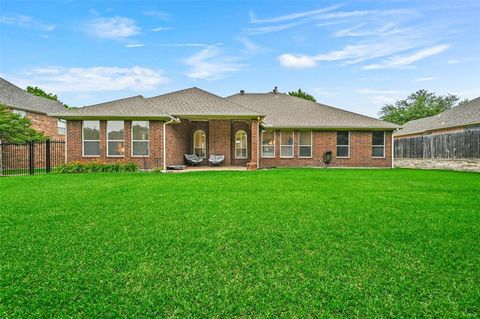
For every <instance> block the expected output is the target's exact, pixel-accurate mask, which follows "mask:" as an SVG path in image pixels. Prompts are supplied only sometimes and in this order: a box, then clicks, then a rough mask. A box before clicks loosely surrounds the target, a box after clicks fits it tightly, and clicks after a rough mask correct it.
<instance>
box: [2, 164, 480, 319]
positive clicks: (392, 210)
mask: <svg viewBox="0 0 480 319" xmlns="http://www.w3.org/2000/svg"><path fill="white" fill-rule="evenodd" d="M0 207H1V208H0V317H2V318H3V317H5V318H42V317H49V318H53V317H60V318H67V317H68V318H71V317H83V318H126V317H130V318H142V317H182V318H183V317H219V318H226V317H272V318H274V317H275V318H276V317H285V318H292V317H298V318H305V317H345V318H352V317H358V318H379V317H389V318H414V317H437V318H441V317H443V318H469V317H470V318H474V317H478V316H479V313H480V174H476V173H461V172H447V171H416V170H334V169H291V170H287V169H285V170H269V171H257V172H199V173H187V174H166V175H165V174H147V173H123V174H108V173H103V174H84V175H55V174H52V175H38V176H23V177H8V178H1V179H0Z"/></svg>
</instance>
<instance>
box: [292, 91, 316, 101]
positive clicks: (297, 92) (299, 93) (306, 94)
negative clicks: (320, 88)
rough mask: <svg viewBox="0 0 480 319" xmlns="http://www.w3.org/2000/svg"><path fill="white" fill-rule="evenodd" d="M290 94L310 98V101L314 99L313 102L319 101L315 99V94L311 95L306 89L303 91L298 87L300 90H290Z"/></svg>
mask: <svg viewBox="0 0 480 319" xmlns="http://www.w3.org/2000/svg"><path fill="white" fill-rule="evenodd" d="M288 95H291V96H296V97H299V98H301V99H305V100H309V101H313V102H317V100H315V98H314V97H313V95H310V94H308V93H307V92H305V91H302V89H298V91H291V92H288Z"/></svg>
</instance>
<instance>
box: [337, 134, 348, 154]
mask: <svg viewBox="0 0 480 319" xmlns="http://www.w3.org/2000/svg"><path fill="white" fill-rule="evenodd" d="M337 157H339V158H349V157H350V132H349V131H338V132H337Z"/></svg>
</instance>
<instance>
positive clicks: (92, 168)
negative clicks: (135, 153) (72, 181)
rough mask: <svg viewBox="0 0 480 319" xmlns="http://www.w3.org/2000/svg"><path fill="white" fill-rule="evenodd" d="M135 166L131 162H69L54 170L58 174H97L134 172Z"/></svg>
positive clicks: (136, 169)
mask: <svg viewBox="0 0 480 319" xmlns="http://www.w3.org/2000/svg"><path fill="white" fill-rule="evenodd" d="M136 171H138V166H137V164H135V163H133V162H121V163H105V162H87V163H82V162H70V163H66V164H63V165H61V166H59V167H57V168H56V172H57V173H60V174H70V173H99V172H109V173H110V172H136Z"/></svg>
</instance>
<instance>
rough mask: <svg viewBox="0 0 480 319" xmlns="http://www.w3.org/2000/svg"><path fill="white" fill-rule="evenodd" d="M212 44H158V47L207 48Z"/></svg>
mask: <svg viewBox="0 0 480 319" xmlns="http://www.w3.org/2000/svg"><path fill="white" fill-rule="evenodd" d="M210 45H212V44H208V43H166V44H159V46H161V47H174V48H176V47H208V46H210ZM215 45H221V44H220V43H219V44H215Z"/></svg>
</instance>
